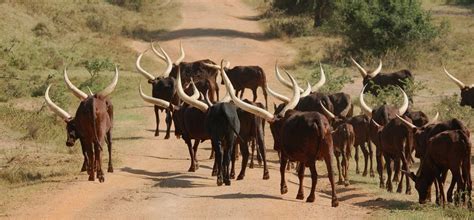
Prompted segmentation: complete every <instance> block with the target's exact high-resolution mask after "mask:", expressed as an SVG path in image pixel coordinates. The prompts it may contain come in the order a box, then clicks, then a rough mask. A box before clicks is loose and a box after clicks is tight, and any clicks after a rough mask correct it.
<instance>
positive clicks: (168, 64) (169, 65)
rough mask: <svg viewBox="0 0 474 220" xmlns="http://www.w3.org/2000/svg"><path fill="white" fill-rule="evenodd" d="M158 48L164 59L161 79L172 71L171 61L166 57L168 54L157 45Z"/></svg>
mask: <svg viewBox="0 0 474 220" xmlns="http://www.w3.org/2000/svg"><path fill="white" fill-rule="evenodd" d="M158 48H159V49H160V51H161V53H162V54H163V55H164V56H165V58H166V60H165V61H166V69H165V71H164V72H163V77H168V76H169V75H170V73H171V70H172V69H173V62H172V61H171V58H170V57H169V56H168V54H167V53H166V52H165V50H163V48H161V46H160V45H158Z"/></svg>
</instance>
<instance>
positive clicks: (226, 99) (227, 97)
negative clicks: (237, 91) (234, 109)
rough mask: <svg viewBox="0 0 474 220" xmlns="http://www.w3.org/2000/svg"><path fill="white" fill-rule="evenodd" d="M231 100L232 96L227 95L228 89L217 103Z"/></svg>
mask: <svg viewBox="0 0 474 220" xmlns="http://www.w3.org/2000/svg"><path fill="white" fill-rule="evenodd" d="M231 100H232V98H231V97H230V95H229V91H227V92H226V93H225V96H224V97H223V98H222V99H221V100H219V103H224V102H230V101H231Z"/></svg>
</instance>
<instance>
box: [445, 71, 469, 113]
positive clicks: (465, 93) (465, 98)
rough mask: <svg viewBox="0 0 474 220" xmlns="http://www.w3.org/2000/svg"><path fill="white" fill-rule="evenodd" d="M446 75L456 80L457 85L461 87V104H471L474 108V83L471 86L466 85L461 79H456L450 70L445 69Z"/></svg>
mask: <svg viewBox="0 0 474 220" xmlns="http://www.w3.org/2000/svg"><path fill="white" fill-rule="evenodd" d="M444 72H445V73H446V75H447V76H448V77H449V78H450V79H451V80H452V81H453V82H454V83H456V85H458V86H459V89H461V103H460V104H461V106H470V107H471V108H474V84H472V85H470V86H466V85H465V84H464V83H463V82H461V80H459V79H456V78H455V77H454V76H453V75H451V74H449V72H448V71H447V70H446V68H445V69H444Z"/></svg>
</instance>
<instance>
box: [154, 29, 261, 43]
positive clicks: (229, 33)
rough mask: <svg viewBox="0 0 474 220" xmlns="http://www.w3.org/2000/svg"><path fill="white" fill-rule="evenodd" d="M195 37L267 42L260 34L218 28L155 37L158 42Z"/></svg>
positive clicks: (169, 33) (188, 30) (182, 30)
mask: <svg viewBox="0 0 474 220" xmlns="http://www.w3.org/2000/svg"><path fill="white" fill-rule="evenodd" d="M197 37H233V38H248V39H253V40H259V41H263V40H268V39H269V38H268V37H265V35H264V34H262V33H252V32H243V31H237V30H232V29H218V28H189V29H179V30H175V31H170V32H167V33H163V34H161V35H159V36H157V40H158V41H169V40H174V39H186V38H197Z"/></svg>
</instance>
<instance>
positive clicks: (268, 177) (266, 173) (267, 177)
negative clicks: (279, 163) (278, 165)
mask: <svg viewBox="0 0 474 220" xmlns="http://www.w3.org/2000/svg"><path fill="white" fill-rule="evenodd" d="M263 179H264V180H268V179H270V173H268V170H266V171H265V172H264V173H263Z"/></svg>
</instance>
